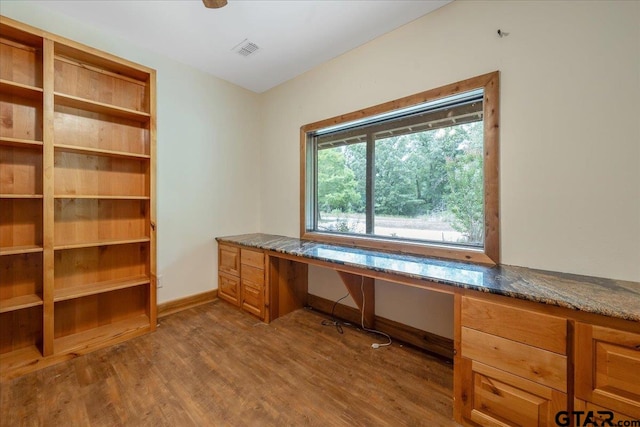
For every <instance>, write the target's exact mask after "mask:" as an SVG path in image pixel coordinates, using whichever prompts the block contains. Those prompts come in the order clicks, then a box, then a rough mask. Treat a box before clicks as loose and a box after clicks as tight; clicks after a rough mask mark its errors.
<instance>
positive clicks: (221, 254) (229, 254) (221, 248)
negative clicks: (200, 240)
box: [218, 243, 240, 276]
mask: <svg viewBox="0 0 640 427" xmlns="http://www.w3.org/2000/svg"><path fill="white" fill-rule="evenodd" d="M239 252H240V251H239V249H238V248H236V247H235V246H229V245H225V244H222V243H220V244H219V245H218V270H219V271H222V272H225V273H227V274H231V275H233V276H239V275H240V256H239V255H240V253H239Z"/></svg>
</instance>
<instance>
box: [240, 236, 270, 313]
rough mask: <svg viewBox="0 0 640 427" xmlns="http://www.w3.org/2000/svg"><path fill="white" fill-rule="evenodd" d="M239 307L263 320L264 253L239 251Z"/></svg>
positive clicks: (246, 250)
mask: <svg viewBox="0 0 640 427" xmlns="http://www.w3.org/2000/svg"><path fill="white" fill-rule="evenodd" d="M240 279H241V307H242V309H243V310H245V311H247V312H249V313H251V314H253V315H254V316H257V317H258V318H260V319H261V320H264V316H265V278H264V252H262V251H255V250H251V249H245V248H242V249H240Z"/></svg>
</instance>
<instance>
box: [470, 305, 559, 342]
mask: <svg viewBox="0 0 640 427" xmlns="http://www.w3.org/2000/svg"><path fill="white" fill-rule="evenodd" d="M462 326H466V327H468V328H471V329H477V330H479V331H482V332H487V333H489V334H492V335H497V336H499V337H502V338H507V339H510V340H514V341H518V342H521V343H524V344H528V345H532V346H534V347H539V348H543V349H545V350H549V351H553V352H554V353H559V354H564V355H566V354H567V321H566V320H565V319H563V318H561V317H556V316H551V315H548V314H543V313H538V312H535V311H530V310H525V309H522V308H516V307H512V306H509V305H503V304H498V303H494V302H489V301H484V300H480V299H475V298H469V297H464V298H463V299H462Z"/></svg>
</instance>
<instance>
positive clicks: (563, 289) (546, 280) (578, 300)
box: [216, 234, 640, 322]
mask: <svg viewBox="0 0 640 427" xmlns="http://www.w3.org/2000/svg"><path fill="white" fill-rule="evenodd" d="M216 240H218V241H219V242H228V243H236V244H239V245H244V246H249V247H254V248H259V249H265V250H269V251H274V252H279V253H283V254H288V255H294V256H299V257H303V258H309V259H315V260H320V261H325V262H329V263H332V264H338V265H348V266H352V267H358V268H363V269H366V270H372V271H378V272H384V273H391V274H396V275H399V276H404V277H409V278H413V279H419V280H428V281H430V282H435V283H439V284H443V285H449V286H454V287H458V288H465V289H473V290H476V291H482V292H488V293H493V294H498V295H506V296H510V297H513V298H519V299H523V300H529V301H535V302H540V303H544V304H549V305H556V306H559V307H565V308H570V309H573V310H580V311H585V312H589V313H595V314H601V315H604V316H609V317H615V318H620V319H625V320H631V321H635V322H640V282H630V281H622V280H613V279H604V278H598V277H590V276H580V275H576V274H568V273H558V272H552V271H543V270H534V269H530V268H524V267H514V266H509V265H498V266H493V267H490V266H482V265H477V264H469V263H465V262H461V261H448V260H442V259H437V258H425V257H419V256H412V255H402V254H394V253H387V252H381V251H375V250H367V249H358V248H352V247H346V246H338V245H329V244H325V243H318V242H313V241H308V240H300V239H295V238H291V237H284V236H276V235H272V234H243V235H239V236H227V237H218V238H216Z"/></svg>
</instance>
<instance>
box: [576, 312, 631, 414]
mask: <svg viewBox="0 0 640 427" xmlns="http://www.w3.org/2000/svg"><path fill="white" fill-rule="evenodd" d="M575 345H576V348H575V355H576V363H575V369H576V372H575V378H576V387H575V394H576V397H577V398H579V399H582V400H586V401H588V402H592V403H594V404H596V405H600V406H603V407H605V408H611V409H612V410H614V411H616V412H619V413H622V414H626V415H629V416H631V417H633V418H636V419H640V334H637V333H632V332H625V331H620V330H616V329H610V328H605V327H601V326H595V325H588V324H584V323H577V324H576V340H575Z"/></svg>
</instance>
